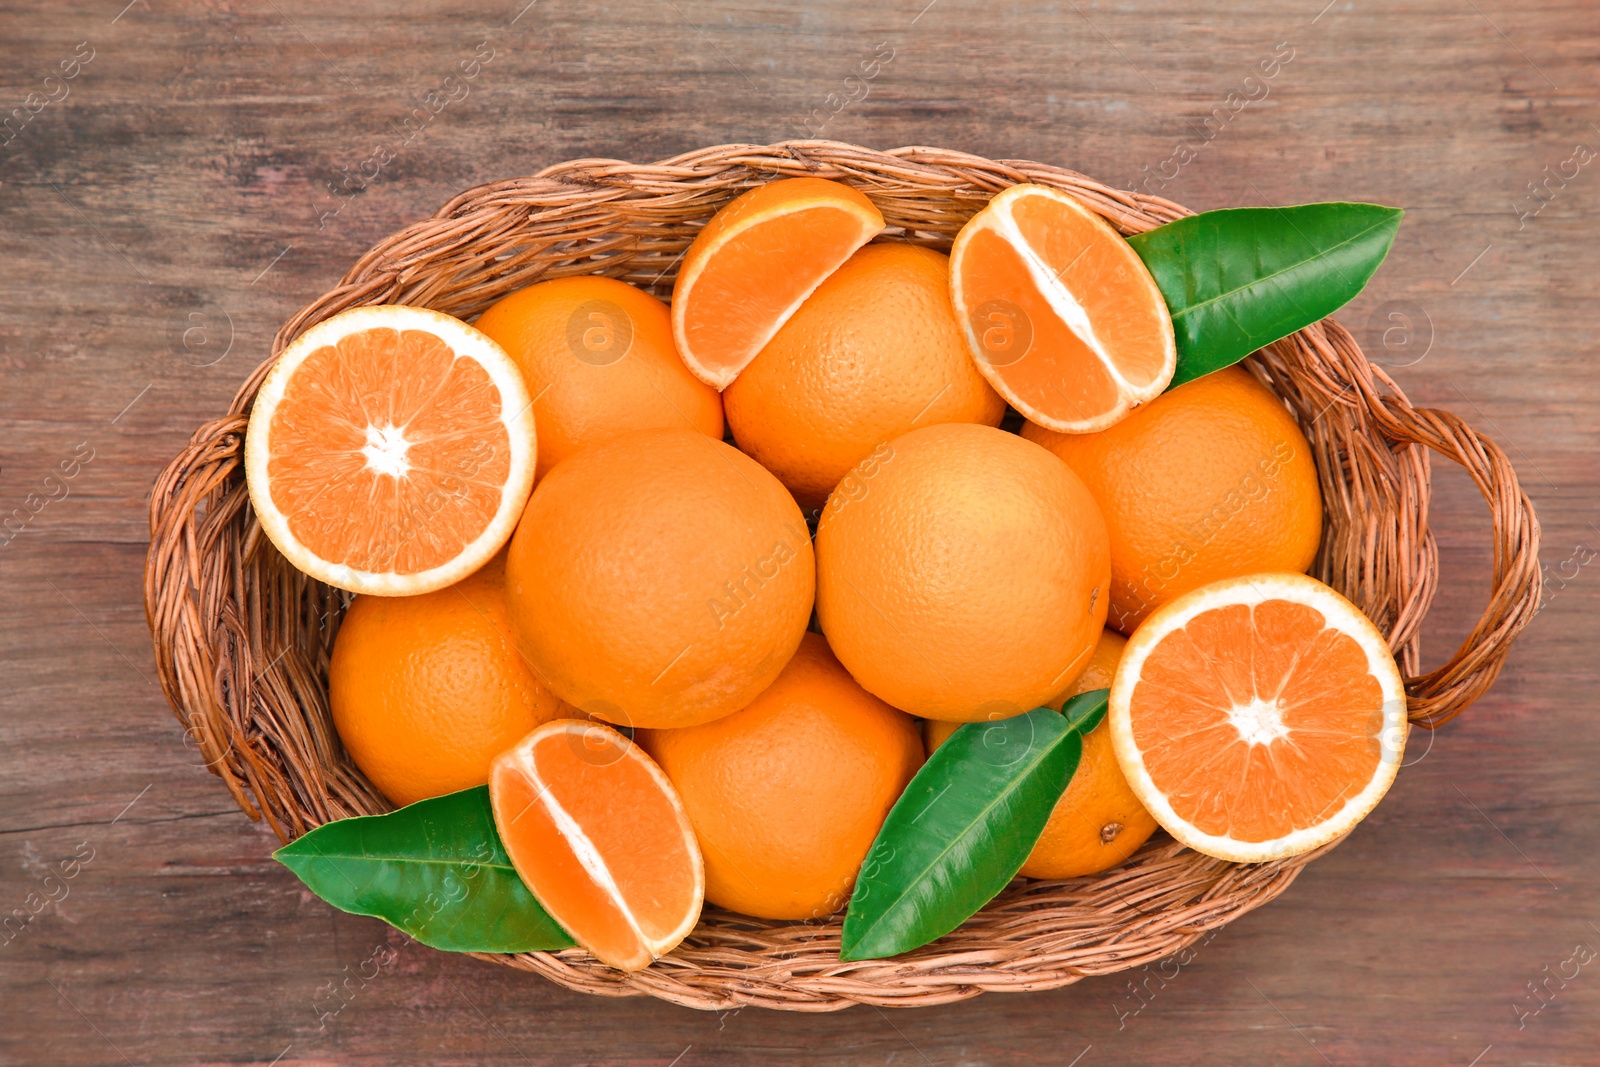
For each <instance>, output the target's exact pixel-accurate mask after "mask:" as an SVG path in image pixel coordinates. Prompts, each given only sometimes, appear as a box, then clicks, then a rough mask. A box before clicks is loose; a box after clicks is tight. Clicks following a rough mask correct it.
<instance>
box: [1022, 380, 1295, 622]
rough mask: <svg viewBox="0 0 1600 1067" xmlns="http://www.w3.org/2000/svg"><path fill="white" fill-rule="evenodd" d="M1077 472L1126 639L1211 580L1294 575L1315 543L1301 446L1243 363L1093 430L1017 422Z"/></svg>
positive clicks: (1115, 617) (1283, 413)
mask: <svg viewBox="0 0 1600 1067" xmlns="http://www.w3.org/2000/svg"><path fill="white" fill-rule="evenodd" d="M1022 436H1023V437H1025V438H1027V439H1028V440H1030V441H1037V442H1038V443H1039V444H1041V445H1043V446H1045V447H1046V448H1048V449H1050V451H1052V452H1054V453H1055V454H1056V455H1058V456H1060V457H1061V458H1062V459H1063V460H1065V461H1066V464H1067V466H1069V467H1071V468H1072V469H1073V470H1074V471H1076V472H1077V474H1078V477H1080V478H1082V479H1083V481H1084V484H1085V485H1087V486H1088V487H1089V491H1090V492H1091V493H1093V494H1094V498H1095V499H1096V500H1097V501H1099V503H1100V510H1101V512H1102V513H1103V514H1104V515H1105V519H1106V528H1107V529H1108V530H1109V532H1110V535H1111V613H1110V616H1109V618H1110V621H1111V625H1112V626H1114V627H1115V628H1116V629H1118V630H1121V631H1122V632H1123V633H1126V634H1131V633H1132V632H1133V631H1134V629H1135V628H1136V627H1137V626H1138V625H1139V623H1141V622H1143V621H1144V619H1145V617H1146V616H1148V615H1149V614H1150V612H1152V611H1154V610H1155V609H1156V608H1158V607H1160V606H1161V605H1162V604H1165V603H1166V602H1167V601H1168V600H1171V599H1172V598H1173V597H1176V596H1179V595H1180V594H1183V593H1187V592H1188V591H1189V590H1191V589H1198V588H1199V587H1200V586H1202V585H1206V584H1208V583H1210V582H1214V581H1216V580H1218V579H1220V578H1236V577H1241V576H1243V575H1246V574H1258V573H1262V572H1266V571H1304V570H1305V569H1306V568H1308V567H1310V566H1311V563H1312V560H1313V559H1314V558H1315V557H1316V554H1317V545H1318V543H1319V542H1320V541H1321V539H1322V493H1321V491H1320V490H1319V489H1318V487H1317V468H1316V464H1315V463H1314V462H1313V460H1312V458H1311V446H1310V445H1309V444H1308V443H1307V442H1306V438H1305V435H1304V434H1303V433H1301V432H1300V427H1299V425H1298V424H1296V423H1295V421H1294V419H1293V418H1292V417H1291V416H1290V415H1289V412H1288V410H1287V409H1286V408H1285V407H1284V406H1283V402H1282V401H1281V400H1279V399H1278V397H1277V396H1276V395H1274V394H1273V393H1272V391H1271V390H1269V389H1268V388H1267V387H1266V386H1264V385H1262V384H1261V383H1260V382H1258V381H1256V379H1255V378H1254V377H1253V376H1252V375H1251V374H1250V373H1249V372H1248V371H1246V370H1245V369H1244V368H1243V367H1237V366H1235V367H1229V368H1227V369H1225V370H1220V371H1216V372H1215V373H1212V374H1208V375H1206V376H1205V377H1203V378H1196V379H1195V380H1194V381H1192V382H1188V383H1185V384H1184V385H1180V386H1179V387H1178V388H1176V389H1173V390H1171V391H1170V392H1167V393H1163V394H1162V395H1161V396H1159V397H1157V398H1156V399H1155V400H1152V401H1151V402H1150V403H1148V404H1146V405H1144V406H1143V407H1140V408H1137V409H1136V410H1135V411H1134V412H1133V413H1132V414H1130V415H1129V416H1128V417H1127V418H1125V419H1123V420H1122V421H1121V422H1119V423H1117V424H1116V425H1115V426H1112V427H1111V428H1110V429H1107V430H1101V431H1100V432H1098V433H1084V434H1070V433H1056V432H1055V431H1053V430H1046V429H1044V428H1043V427H1041V426H1036V425H1034V424H1032V423H1028V424H1027V425H1025V426H1024V427H1023V429H1022Z"/></svg>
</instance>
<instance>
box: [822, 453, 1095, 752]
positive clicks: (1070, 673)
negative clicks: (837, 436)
mask: <svg viewBox="0 0 1600 1067" xmlns="http://www.w3.org/2000/svg"><path fill="white" fill-rule="evenodd" d="M1109 580H1110V564H1109V556H1108V550H1107V547H1106V527H1105V522H1104V520H1102V519H1101V518H1100V511H1099V509H1098V508H1097V507H1096V506H1095V503H1094V500H1093V498H1092V497H1090V495H1089V491H1088V490H1087V489H1085V488H1084V487H1083V483H1082V482H1080V481H1079V480H1078V478H1077V476H1076V475H1074V474H1073V473H1072V471H1070V470H1069V469H1067V466H1066V465H1065V464H1064V463H1062V462H1061V461H1060V460H1058V459H1056V458H1055V457H1054V456H1052V455H1051V454H1050V453H1049V452H1046V451H1045V450H1044V449H1042V448H1040V447H1039V446H1037V445H1035V444H1032V443H1030V442H1028V441H1024V440H1023V439H1022V438H1020V437H1017V436H1016V435H1014V434H1009V433H1006V432H1005V431H1004V430H999V429H996V428H994V427H991V426H974V425H971V424H966V423H946V424H944V425H942V426H928V427H924V428H922V429H919V430H912V431H911V432H910V433H908V434H904V435H902V436H900V437H897V438H895V439H894V440H893V441H890V442H889V443H888V444H887V445H886V446H885V447H884V448H883V449H882V450H880V451H878V452H875V453H874V454H873V455H871V456H869V457H868V458H867V459H866V460H864V461H863V462H862V463H861V464H860V465H859V466H858V467H857V468H856V470H855V471H853V472H851V474H850V475H849V476H848V477H846V479H845V480H844V481H843V482H842V483H840V486H839V488H838V489H837V490H835V492H834V493H833V495H832V496H831V497H830V498H829V500H828V506H827V508H826V509H825V510H824V511H823V513H822V519H821V522H820V523H819V525H818V527H817V616H818V619H819V620H820V621H821V623H822V632H823V633H825V634H827V635H828V643H829V644H830V645H831V646H832V647H833V651H834V654H835V655H837V656H838V657H839V661H840V662H841V663H843V664H844V665H845V667H846V668H847V669H848V670H849V671H850V673H851V674H852V675H854V676H855V678H856V680H857V681H859V682H860V683H861V685H862V686H863V687H864V688H865V689H866V690H867V691H868V692H870V693H873V694H875V695H877V696H878V697H881V698H882V699H884V700H886V701H888V702H889V703H890V704H892V705H894V706H895V707H897V708H901V709H903V710H905V711H908V712H910V713H911V714H913V715H920V716H922V717H923V718H929V719H949V720H952V721H962V722H966V721H972V720H982V719H996V718H1005V717H1007V716H1011V715H1018V714H1021V713H1022V712H1024V711H1027V710H1028V709H1030V708H1036V707H1038V706H1039V705H1041V704H1044V703H1045V702H1046V701H1048V700H1051V699H1052V698H1054V697H1057V696H1059V695H1060V694H1061V693H1062V691H1063V690H1065V689H1066V688H1067V686H1068V685H1070V684H1071V682H1072V679H1073V678H1075V677H1076V676H1077V675H1078V674H1079V673H1081V672H1082V671H1083V668H1084V665H1085V664H1086V663H1087V662H1088V660H1089V654H1090V652H1092V651H1093V649H1094V644H1095V640H1096V639H1097V638H1098V637H1099V634H1100V630H1101V628H1102V627H1103V626H1104V624H1105V616H1106V585H1107V583H1108V582H1109Z"/></svg>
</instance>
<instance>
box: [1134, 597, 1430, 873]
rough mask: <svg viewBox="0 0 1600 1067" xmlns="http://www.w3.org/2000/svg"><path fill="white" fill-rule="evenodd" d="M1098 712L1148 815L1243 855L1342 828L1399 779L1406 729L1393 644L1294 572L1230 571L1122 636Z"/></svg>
mask: <svg viewBox="0 0 1600 1067" xmlns="http://www.w3.org/2000/svg"><path fill="white" fill-rule="evenodd" d="M1107 718H1108V721H1109V722H1110V724H1111V742H1112V745H1113V747H1114V748H1115V749H1116V753H1117V761H1118V763H1120V764H1121V765H1122V770H1123V773H1124V774H1125V775H1126V776H1127V779H1128V784H1129V785H1130V786H1132V787H1133V791H1134V793H1135V794H1136V795H1137V796H1138V797H1139V800H1140V801H1141V802H1142V803H1143V804H1144V806H1145V807H1146V808H1147V809H1149V811H1150V814H1151V815H1153V816H1155V819H1156V821H1157V822H1158V823H1160V824H1161V825H1162V827H1164V828H1165V829H1166V831H1167V832H1168V833H1170V834H1171V835H1172V836H1173V837H1175V838H1177V839H1178V840H1179V841H1181V842H1183V843H1184V844H1186V845H1188V846H1189V847H1190V848H1193V849H1195V850H1196V851H1198V852H1203V853H1205V854H1206V855H1208V856H1215V857H1217V858H1218V859H1224V860H1233V861H1235V862H1239V863H1257V862H1261V861H1263V860H1275V859H1282V858H1284V857H1286V856H1293V855H1297V854H1299V853H1302V852H1308V851H1310V850H1311V849H1314V848H1317V847H1319V846H1321V845H1324V844H1327V843H1328V842H1330V841H1333V840H1334V839H1336V838H1338V837H1340V836H1341V835H1343V834H1345V833H1347V832H1348V831H1349V830H1350V828H1351V827H1353V826H1355V824H1356V823H1358V822H1360V821H1361V819H1362V818H1363V817H1364V816H1365V815H1366V814H1367V812H1369V811H1371V810H1372V808H1373V806H1374V805H1376V804H1377V803H1378V801H1379V799H1381V798H1382V796H1383V794H1384V793H1385V792H1386V791H1387V790H1388V788H1389V785H1390V783H1392V782H1393V781H1394V776H1395V773H1396V771H1398V770H1399V768H1400V758H1401V755H1402V753H1403V751H1404V749H1405V740H1406V699H1405V690H1404V688H1403V687H1402V685H1401V682H1400V671H1399V670H1398V668H1396V667H1395V662H1394V657H1393V656H1392V655H1390V653H1389V646H1388V643H1387V642H1386V641H1385V640H1384V638H1383V635H1382V634H1380V633H1379V632H1378V629H1377V627H1375V626H1373V625H1372V623H1371V622H1370V621H1369V620H1368V619H1367V617H1366V616H1365V615H1363V614H1361V612H1360V611H1359V610H1357V608H1356V607H1355V605H1354V604H1351V603H1350V602H1349V601H1348V600H1346V599H1345V598H1344V597H1342V596H1340V595H1339V594H1338V593H1336V592H1334V591H1333V590H1332V589H1330V588H1328V587H1327V586H1325V585H1323V584H1322V583H1321V582H1319V581H1317V580H1316V579H1314V578H1308V577H1306V576H1305V575H1303V574H1257V575H1252V576H1251V577H1248V578H1227V579H1224V580H1222V581H1220V582H1213V583H1212V584H1211V585H1206V586H1202V587H1201V588H1199V589H1196V590H1194V591H1193V592H1190V593H1186V594H1184V595H1183V596H1181V597H1178V598H1177V599H1176V600H1173V601H1171V602H1169V603H1167V604H1166V605H1165V606H1163V607H1162V608H1160V609H1159V610H1157V611H1156V612H1155V613H1154V614H1153V615H1151V616H1150V617H1149V618H1148V619H1147V620H1145V622H1144V624H1143V625H1142V626H1140V627H1139V629H1138V630H1137V631H1135V633H1134V635H1133V637H1132V638H1131V639H1130V640H1129V642H1128V647H1127V649H1126V650H1125V651H1124V653H1123V656H1122V662H1121V664H1120V665H1119V666H1118V668H1117V674H1116V680H1115V681H1114V682H1112V685H1111V699H1110V709H1109V712H1108V716H1107Z"/></svg>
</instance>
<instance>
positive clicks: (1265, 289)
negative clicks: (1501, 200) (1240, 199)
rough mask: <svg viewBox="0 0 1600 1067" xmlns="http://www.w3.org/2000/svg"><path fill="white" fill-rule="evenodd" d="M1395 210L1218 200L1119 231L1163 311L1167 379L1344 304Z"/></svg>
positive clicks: (1389, 237) (1241, 353)
mask: <svg viewBox="0 0 1600 1067" xmlns="http://www.w3.org/2000/svg"><path fill="white" fill-rule="evenodd" d="M1403 214H1404V212H1403V211H1401V210H1400V209H1399V208H1394V207H1384V206H1382V205H1380V204H1349V203H1332V204H1302V205H1300V206H1299V207H1240V208H1227V209H1224V210H1222V211H1207V212H1205V213H1204V214H1201V215H1191V216H1189V217H1188V218H1184V219H1178V220H1177V221H1176V222H1169V223H1167V225H1165V226H1161V227H1158V228H1156V229H1154V230H1151V231H1149V232H1148V233H1141V234H1138V235H1136V236H1134V237H1130V238H1128V243H1129V244H1131V245H1133V249H1134V251H1135V252H1137V253H1138V254H1139V258H1140V259H1142V260H1144V265H1145V266H1146V267H1148V268H1149V270H1150V274H1151V275H1152V276H1153V277H1154V278H1155V280H1156V285H1157V286H1159V287H1160V289H1161V295H1162V296H1164V297H1166V300H1167V309H1168V310H1169V311H1170V312H1171V313H1172V329H1173V333H1174V334H1175V335H1176V340H1177V344H1178V370H1177V373H1176V374H1174V375H1173V377H1172V385H1182V384H1183V383H1184V382H1187V381H1192V380H1194V379H1195V378H1198V377H1200V376H1201V375H1203V374H1210V373H1211V372H1212V371H1214V370H1221V369H1222V368H1223V367H1227V366H1230V365H1232V364H1234V363H1237V362H1239V361H1240V360H1241V359H1243V358H1244V357H1246V356H1248V355H1249V354H1250V353H1252V352H1254V351H1255V350H1256V349H1258V348H1261V347H1263V346H1265V345H1269V344H1271V343H1272V342H1273V341H1276V340H1278V339H1279V338H1282V337H1287V336H1289V335H1290V334H1291V333H1294V332H1295V331H1296V330H1299V329H1302V328H1303V327H1306V326H1309V325H1311V324H1312V323H1314V322H1317V321H1319V320H1321V319H1325V318H1327V317H1328V316H1329V315H1331V314H1333V313H1334V312H1335V311H1338V310H1339V309H1340V308H1342V307H1344V305H1345V304H1348V303H1349V302H1350V301H1351V300H1352V299H1354V298H1355V295H1356V294H1357V293H1359V292H1361V289H1362V287H1363V286H1365V285H1366V284H1367V279H1369V278H1371V277H1372V275H1373V272H1374V271H1376V270H1377V269H1378V266H1379V264H1381V263H1382V262H1383V259H1384V257H1385V256H1387V255H1388V254H1389V246H1390V245H1392V244H1393V243H1394V238H1395V234H1396V233H1397V232H1398V231H1399V229H1400V216H1401V215H1403ZM1169 388H1170V386H1169Z"/></svg>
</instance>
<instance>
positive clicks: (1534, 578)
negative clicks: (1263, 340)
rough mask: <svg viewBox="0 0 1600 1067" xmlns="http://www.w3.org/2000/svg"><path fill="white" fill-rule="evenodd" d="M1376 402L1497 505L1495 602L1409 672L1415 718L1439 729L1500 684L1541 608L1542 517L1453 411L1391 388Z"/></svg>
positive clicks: (1505, 463)
mask: <svg viewBox="0 0 1600 1067" xmlns="http://www.w3.org/2000/svg"><path fill="white" fill-rule="evenodd" d="M1377 399H1378V403H1377V404H1375V405H1374V406H1373V408H1372V413H1373V416H1374V418H1375V421H1376V422H1377V423H1378V425H1379V427H1380V428H1381V429H1382V431H1383V433H1384V434H1385V435H1386V436H1387V437H1389V438H1390V439H1391V440H1393V441H1395V442H1397V443H1399V444H1405V443H1415V444H1420V445H1425V446H1427V447H1428V448H1430V449H1432V450H1433V451H1434V452H1437V453H1438V454H1439V455H1441V456H1443V457H1444V458H1446V459H1448V460H1451V461H1453V462H1455V463H1458V464H1460V465H1461V467H1462V468H1464V469H1465V470H1466V472H1467V474H1468V476H1470V477H1471V478H1472V481H1473V483H1474V484H1475V485H1477V487H1478V492H1480V493H1482V494H1483V499H1484V502H1485V503H1486V504H1488V505H1489V516H1490V520H1491V522H1492V524H1493V545H1494V570H1493V575H1492V583H1493V588H1492V590H1491V592H1490V594H1489V604H1488V607H1486V608H1485V609H1484V612H1483V615H1482V617H1481V618H1479V619H1478V622H1477V625H1476V626H1474V627H1473V629H1472V632H1471V633H1470V634H1468V635H1467V638H1466V640H1465V641H1463V642H1462V643H1461V647H1459V648H1457V649H1456V651H1455V654H1454V655H1452V656H1451V657H1450V659H1449V660H1447V661H1446V662H1445V663H1444V665H1443V666H1440V667H1438V668H1436V669H1434V670H1431V671H1429V672H1427V673H1426V674H1422V675H1418V676H1416V677H1413V678H1407V679H1406V698H1407V704H1408V705H1409V709H1410V719H1411V721H1412V722H1413V723H1416V724H1417V725H1418V726H1423V727H1426V728H1428V729H1430V730H1431V729H1433V728H1435V727H1437V726H1441V725H1443V724H1444V723H1447V722H1449V721H1450V720H1451V719H1453V718H1455V717H1456V716H1457V715H1459V714H1461V713H1462V712H1463V711H1465V710H1466V709H1467V706H1468V705H1469V704H1471V703H1472V702H1473V701H1474V700H1476V699H1477V698H1478V697H1480V696H1482V695H1483V693H1484V692H1485V691H1486V690H1487V689H1488V688H1489V687H1490V686H1491V685H1493V684H1494V680H1495V677H1496V676H1497V675H1499V673H1500V668H1501V667H1503V666H1504V665H1505V661H1506V657H1507V655H1509V654H1510V651H1511V643H1512V639H1513V638H1515V637H1516V636H1517V634H1518V633H1520V632H1521V630H1522V628H1523V627H1524V626H1526V625H1528V623H1529V622H1530V621H1531V620H1532V619H1533V617H1534V616H1535V615H1537V614H1538V613H1539V600H1540V595H1541V591H1542V589H1543V581H1542V574H1541V572H1540V567H1539V517H1538V516H1537V515H1536V514H1535V513H1534V510H1533V502H1532V501H1530V500H1529V499H1528V494H1527V493H1525V492H1523V490H1522V486H1521V484H1520V483H1519V482H1518V480H1517V472H1516V471H1515V470H1514V469H1513V468H1512V466H1511V461H1510V460H1508V459H1507V458H1506V455H1505V453H1504V452H1502V451H1501V450H1500V446H1499V445H1497V444H1495V443H1494V442H1493V441H1491V440H1490V439H1489V438H1487V437H1485V436H1484V435H1483V434H1481V433H1479V432H1478V431H1476V430H1474V429H1473V428H1472V427H1471V426H1469V425H1467V423H1466V422H1465V421H1464V420H1463V419H1461V418H1460V416H1458V415H1455V414H1452V413H1451V412H1448V411H1441V410H1439V409H1436V408H1414V407H1412V406H1411V405H1410V404H1409V403H1407V402H1406V401H1405V399H1404V398H1403V397H1396V396H1392V395H1383V396H1380V397H1378V398H1377Z"/></svg>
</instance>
